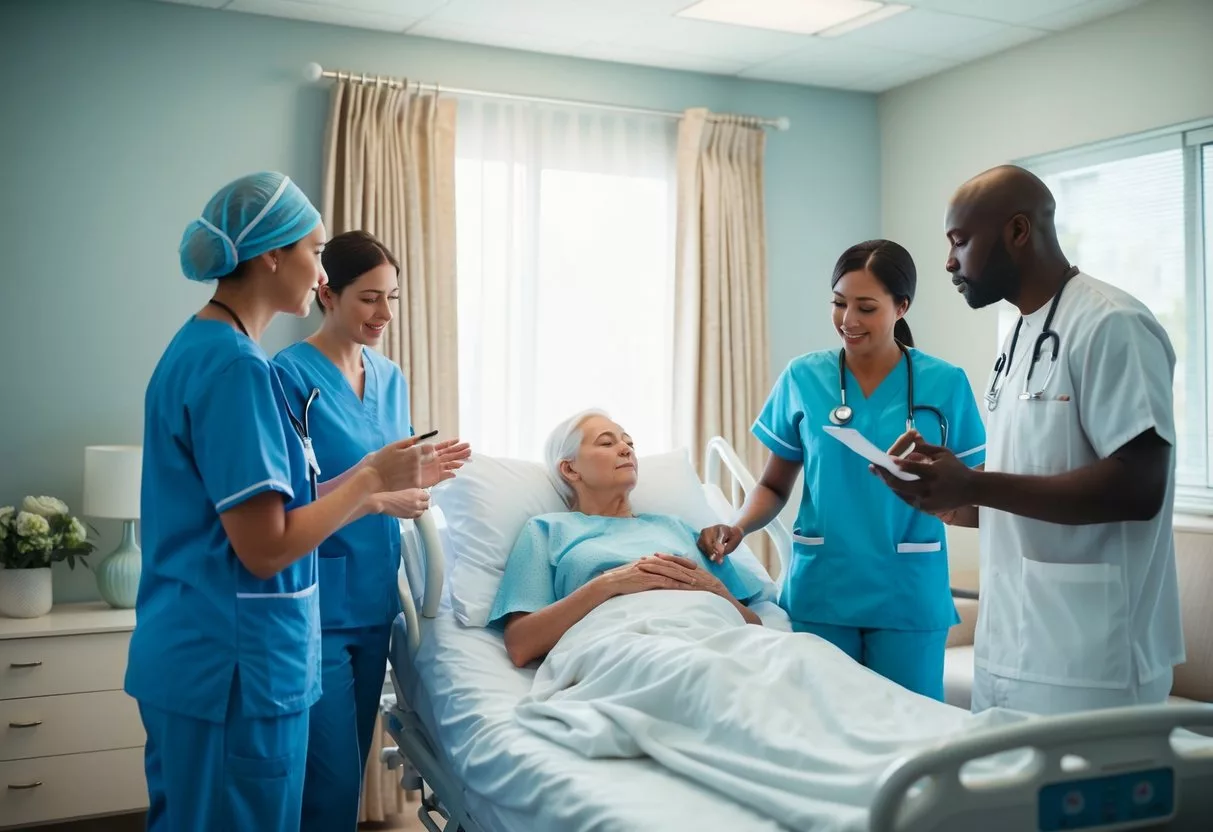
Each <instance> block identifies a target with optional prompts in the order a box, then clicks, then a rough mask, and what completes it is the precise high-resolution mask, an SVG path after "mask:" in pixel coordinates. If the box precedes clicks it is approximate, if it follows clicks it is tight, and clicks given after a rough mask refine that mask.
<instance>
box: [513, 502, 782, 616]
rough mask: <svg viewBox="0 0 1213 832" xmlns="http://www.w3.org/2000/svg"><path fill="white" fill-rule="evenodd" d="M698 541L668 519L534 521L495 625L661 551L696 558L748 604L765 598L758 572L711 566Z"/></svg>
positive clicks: (563, 515)
mask: <svg viewBox="0 0 1213 832" xmlns="http://www.w3.org/2000/svg"><path fill="white" fill-rule="evenodd" d="M698 539H699V532H698V531H697V530H695V529H693V528H691V527H690V526H689V525H687V524H686V523H685V522H683V521H682V520H680V519H679V518H677V517H671V516H669V515H665V514H638V515H636V516H635V517H603V516H601V515H589V514H582V513H581V512H579V511H562V512H557V513H554V514H543V515H540V516H539V517H534V518H532V519H531V520H529V521H527V524H526V525H525V526H524V527H523V529H522V532H521V533H520V534H519V535H518V538H517V540H515V541H514V547H513V548H512V549H511V550H510V555H509V557H508V558H507V559H506V562H505V572H504V574H503V575H502V576H501V583H500V584H499V585H498V587H497V595H496V597H495V599H494V601H493V609H492V611H491V612H490V613H489V626H492V627H496V628H501V627H503V626H504V624H505V619H506V617H507V616H509V615H510V614H511V613H516V612H527V613H529V612H537V611H539V610H541V609H543V608H544V607H547V606H550V605H552V604H554V603H556V602H557V601H559V600H561V599H563V598H566V597H567V596H568V595H570V594H571V593H573V592H575V591H576V590H577V589H579V588H581V587H582V586H584V585H585V584H587V583H589V582H590V581H592V580H593V579H594V578H596V577H598V576H599V575H601V574H602V573H603V572H605V571H607V570H608V569H614V568H615V567H617V566H624V565H625V564H628V563H632V562H634V561H638V560H640V559H641V558H645V557H648V556H650V555H653V554H655V553H657V552H664V553H666V554H671V555H679V556H681V557H684V558H688V559H689V560H692V561H694V562H695V563H696V564H697V565H698V566H699V568H700V569H705V570H707V571H708V572H711V573H712V574H713V575H715V576H716V577H717V578H718V579H719V580H720V582H721V583H722V584H724V586H725V589H727V590H728V591H729V593H730V594H731V595H732V596H733V597H734V598H736V599H737V600H738V601H740V602H741V603H743V604H744V603H748V602H750V601H752V600H753V599H755V598H757V597H758V596H760V595H761V594H762V592H763V589H764V586H763V583H762V581H761V580H760V579H759V578H758V576H757V575H754V574H751V573H749V572H747V571H745V570H744V569H738V568H737V567H736V566H734V565H733V563H732V562H731V561H730V560H728V559H727V558H726V559H725V561H724V563H721V564H715V563H712V562H711V561H709V560H708V559H707V558H705V557H704V556H703V555H702V554H701V553H700V551H699V547H698V545H697V541H698Z"/></svg>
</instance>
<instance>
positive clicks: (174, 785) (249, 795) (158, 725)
mask: <svg viewBox="0 0 1213 832" xmlns="http://www.w3.org/2000/svg"><path fill="white" fill-rule="evenodd" d="M166 672H171V671H168V670H166ZM240 707H241V698H240V682H239V674H238V673H237V674H236V678H234V679H233V681H232V692H231V697H230V698H229V700H228V710H227V717H226V721H225V722H223V723H217V722H206V721H205V720H201V719H194V718H192V717H188V716H181V715H180V714H174V713H169V712H168V711H162V710H159V709H158V708H153V707H150V706H148V705H145V704H143V703H140V704H139V714H140V716H141V717H142V719H143V728H144V730H145V731H146V732H147V744H146V745H145V747H144V755H143V756H144V767H145V769H146V774H147V792H148V799H149V806H148V812H147V829H148V832H212V830H216V829H232V830H236V829H251V830H257V832H295V830H297V829H299V814H300V806H301V803H302V799H303V768H304V763H305V760H306V758H307V732H308V712H307V711H305V710H304V711H299V712H298V713H294V714H285V715H283V716H279V717H273V718H269V719H249V718H248V717H245V716H243V715H242V714H241V713H240Z"/></svg>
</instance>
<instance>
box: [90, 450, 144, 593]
mask: <svg viewBox="0 0 1213 832" xmlns="http://www.w3.org/2000/svg"><path fill="white" fill-rule="evenodd" d="M142 473H143V449H142V448H141V447H138V446H132V445H90V446H89V447H87V448H85V449H84V514H85V515H87V516H89V517H104V518H108V519H113V520H121V521H123V523H122V542H121V543H119V544H118V548H117V549H115V550H114V551H112V552H110V553H109V554H108V555H106V556H105V559H104V560H102V561H101V563H100V565H99V566H98V567H97V570H96V571H97V590H98V592H100V593H101V597H102V598H104V599H105V602H106V603H107V604H109V605H110V606H111V607H116V608H118V609H131V608H133V607H134V606H135V596H136V595H137V594H138V592H139V575H140V572H141V571H142V568H143V553H142V552H141V551H140V550H139V546H138V545H137V544H136V543H135V521H136V520H138V519H139V491H140V482H141V476H142Z"/></svg>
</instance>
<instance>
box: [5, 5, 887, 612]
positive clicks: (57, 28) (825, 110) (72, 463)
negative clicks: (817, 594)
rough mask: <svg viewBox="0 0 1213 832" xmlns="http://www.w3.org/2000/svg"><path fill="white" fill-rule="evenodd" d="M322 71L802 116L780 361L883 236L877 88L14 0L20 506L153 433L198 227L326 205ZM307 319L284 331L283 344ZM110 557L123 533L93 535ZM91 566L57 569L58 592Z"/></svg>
mask: <svg viewBox="0 0 1213 832" xmlns="http://www.w3.org/2000/svg"><path fill="white" fill-rule="evenodd" d="M309 61H318V62H320V63H321V64H322V65H324V66H333V67H341V68H347V69H356V70H365V71H368V72H375V73H383V74H391V75H396V76H407V77H412V78H417V79H422V80H427V81H437V82H441V83H443V84H447V85H451V86H463V87H477V88H488V89H499V90H504V91H513V92H525V93H533V94H538V95H549V96H558V97H570V98H583V99H591V100H598V101H610V102H617V103H623V104H633V105H637V106H644V107H654V108H660V109H673V110H681V109H683V108H686V107H691V106H707V107H710V108H712V109H713V110H717V111H732V112H745V113H752V114H757V115H767V116H780V115H786V116H788V117H790V118H791V120H792V130H791V131H790V132H787V133H771V134H770V139H769V143H768V148H769V150H768V157H767V158H768V163H767V179H766V181H767V228H768V245H769V275H770V301H771V320H770V327H771V330H770V337H771V354H772V355H771V358H772V370H773V372H777V371H778V369H779V368H780V367H782V365H783V364H784V362H786V361H787V360H788V359H789V358H790V357H792V356H793V355H795V354H798V353H800V352H803V351H805V350H808V349H814V348H817V347H821V346H824V345H827V344H829V343H831V342H832V340H833V339H832V336H831V334H830V333H829V331H828V328H827V325H826V321H827V320H828V318H827V310H826V307H825V303H826V295H825V292H824V290H823V284H824V282H825V280H826V278H827V275H828V274H829V270H830V268H831V266H832V264H833V260H834V258H835V257H836V256H837V254H838V252H840V251H841V250H842V249H843V248H844V247H845V246H846V245H848V244H850V243H852V242H855V241H856V240H859V239H862V238H866V237H870V236H874V235H875V234H876V233H877V231H878V230H879V228H880V206H879V188H880V170H879V158H880V145H879V133H878V126H877V116H876V100H875V97H874V96H869V95H862V94H852V93H841V92H831V91H827V90H819V89H811V88H803V87H794V86H787V85H780V84H761V83H752V82H745V81H740V80H736V79H727V78H718V77H711V76H703V75H694V74H689V73H679V72H667V71H661V70H653V69H643V68H637V67H626V66H621V65H614V64H607V63H599V62H592V61H580V60H573V59H567V58H556V57H548V56H541V55H534V54H528V53H521V52H511V51H504V50H496V49H488V48H481V47H475V46H465V45H459V44H454V43H446V42H441V41H430V40H423V39H416V38H408V37H401V36H396V35H389V34H381V33H375V32H369V31H361V30H355V29H343V28H336V27H328V26H320V25H314V24H309V23H302V22H293V21H286V20H277V19H272V18H264V17H255V16H250V15H243V14H235V13H230V12H213V11H209V10H205V9H196V8H191V7H184V6H174V5H165V4H160V3H153V2H147V1H144V2H138V1H137V0H50V1H49V2H48V1H47V0H18V2H12V0H5V2H2V3H0V77H3V78H5V79H6V85H5V92H4V96H3V102H2V104H0V113H2V115H0V165H2V166H3V168H2V169H0V170H2V173H3V181H2V183H0V235H2V238H0V239H2V240H3V245H2V246H0V285H2V286H3V290H4V291H3V294H0V358H2V366H0V449H2V453H0V457H2V459H0V505H3V504H7V503H8V502H11V501H12V500H15V499H19V498H20V497H21V496H22V495H24V494H29V493H36V494H43V493H45V494H53V495H57V496H60V497H62V498H63V499H65V500H67V501H68V502H69V503H70V504H71V505H72V506H73V507H75V508H77V509H78V508H79V505H80V480H81V468H82V463H81V460H82V458H83V448H84V446H85V445H86V444H91V443H138V442H139V441H140V439H141V436H142V400H143V391H144V387H145V385H146V383H147V379H148V376H149V375H150V373H151V371H152V368H153V366H154V365H155V362H156V360H157V358H158V357H159V355H160V352H161V350H162V349H163V347H164V345H165V343H166V342H167V341H168V339H169V338H170V337H171V335H172V333H173V332H174V331H175V330H176V329H177V327H178V326H179V325H180V323H181V321H182V320H183V319H184V318H185V317H186V316H187V315H189V314H190V313H191V312H193V311H194V310H195V309H196V308H197V307H198V306H199V305H200V304H201V303H202V302H203V301H204V300H205V298H206V297H207V296H208V290H207V289H206V288H205V287H202V286H197V285H191V284H189V283H188V282H187V281H186V280H184V279H183V278H182V277H181V276H180V272H179V269H178V266H177V259H176V247H177V243H178V241H179V239H180V235H181V231H182V229H183V228H184V226H185V224H186V222H188V221H189V220H190V219H191V218H192V217H193V216H195V215H196V212H197V211H198V210H199V209H200V208H201V206H202V204H203V203H204V202H205V200H206V199H207V197H208V196H209V195H210V194H211V192H212V191H213V190H214V189H215V188H216V187H217V186H218V185H220V184H222V183H223V182H225V181H227V180H229V179H231V178H233V177H235V176H238V175H240V174H242V173H246V172H248V171H250V170H254V169H264V168H272V169H278V170H283V171H286V172H288V173H289V174H290V175H291V176H292V177H294V178H295V180H296V181H297V182H298V183H299V184H300V186H301V187H302V188H303V189H304V190H305V191H307V193H308V194H309V195H311V196H312V198H313V199H316V200H319V199H320V197H321V148H322V131H323V125H324V119H325V116H326V109H327V100H328V93H327V89H326V87H324V86H321V85H311V84H308V83H306V82H305V81H304V79H303V67H304V65H305V64H306V63H308V62H309ZM307 326H308V325H307V324H305V323H303V322H300V321H297V320H293V319H285V320H280V321H278V322H276V323H275V325H274V326H273V327H272V328H271V330H270V333H269V335H268V336H267V339H266V340H267V348H269V349H271V350H272V349H276V348H277V347H278V346H280V345H282V344H284V343H286V342H288V341H289V340H291V339H293V338H294V337H297V336H298V335H300V334H302V333H303V332H304V331H305V330H306V327H307ZM95 525H97V527H98V530H99V532H100V533H101V545H102V551H108V549H110V548H112V546H113V545H114V544H115V543H116V540H117V535H118V532H119V529H118V524H117V523H108V522H100V523H97V524H95ZM94 593H95V589H94V583H93V579H92V577H91V575H90V574H89V573H87V572H85V573H81V572H80V570H79V569H77V570H76V572H75V573H67V572H66V570H64V571H63V573H62V574H59V573H58V572H57V573H56V598H57V599H58V600H60V601H65V600H74V599H79V598H84V597H94Z"/></svg>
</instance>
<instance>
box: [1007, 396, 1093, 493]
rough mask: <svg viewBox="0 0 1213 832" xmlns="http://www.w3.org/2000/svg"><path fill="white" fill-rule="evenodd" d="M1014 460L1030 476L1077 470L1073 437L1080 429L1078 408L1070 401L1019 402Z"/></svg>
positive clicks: (1016, 404) (1017, 405)
mask: <svg viewBox="0 0 1213 832" xmlns="http://www.w3.org/2000/svg"><path fill="white" fill-rule="evenodd" d="M1015 406H1016V407H1017V408H1018V410H1017V412H1016V415H1015V421H1014V423H1013V424H1014V427H1013V430H1014V431H1015V434H1014V436H1015V440H1014V441H1015V452H1014V458H1015V459H1017V460H1018V461H1019V463H1020V464H1021V465H1022V466H1023V471H1024V472H1025V473H1030V474H1039V475H1046V476H1047V475H1051V474H1062V473H1065V472H1066V471H1069V470H1071V469H1073V468H1075V467H1077V466H1076V464H1075V460H1074V458H1073V457H1074V449H1073V448H1072V446H1071V442H1072V439H1071V437H1072V436H1073V435H1074V434H1075V433H1077V432H1078V431H1079V429H1080V426H1079V424H1078V408H1077V407H1076V406H1075V404H1074V402H1073V401H1071V400H1069V399H1066V400H1060V399H1039V400H1036V399H1032V400H1028V401H1024V400H1023V399H1018V398H1017V399H1015Z"/></svg>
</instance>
